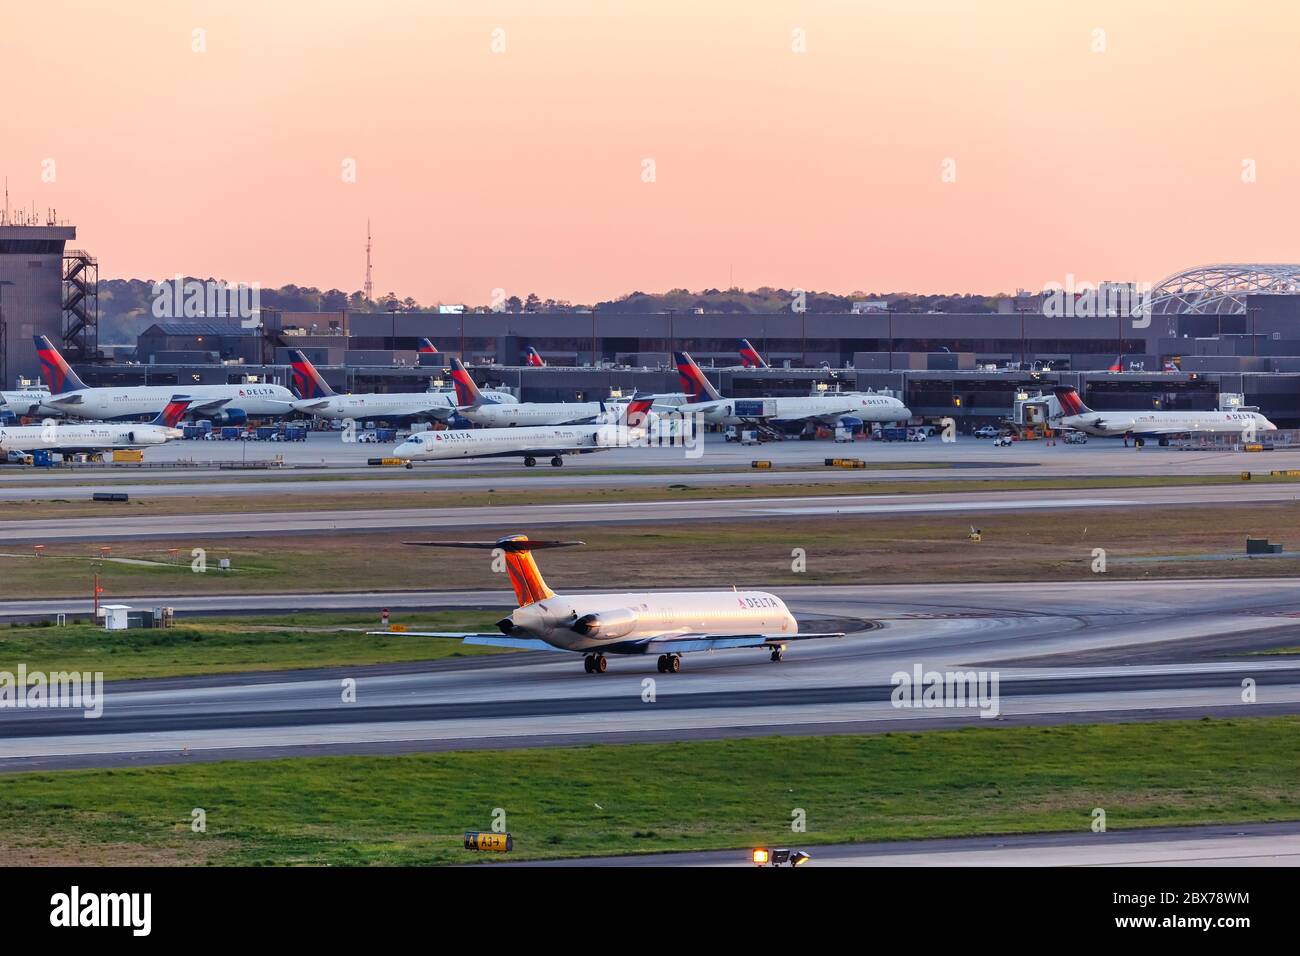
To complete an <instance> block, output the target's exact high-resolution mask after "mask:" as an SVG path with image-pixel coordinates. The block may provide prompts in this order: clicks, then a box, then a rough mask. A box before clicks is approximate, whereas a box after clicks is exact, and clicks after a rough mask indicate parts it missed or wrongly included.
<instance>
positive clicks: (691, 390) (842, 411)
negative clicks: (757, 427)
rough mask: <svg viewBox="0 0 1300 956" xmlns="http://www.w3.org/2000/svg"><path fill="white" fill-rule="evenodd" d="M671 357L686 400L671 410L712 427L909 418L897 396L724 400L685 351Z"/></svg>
mask: <svg viewBox="0 0 1300 956" xmlns="http://www.w3.org/2000/svg"><path fill="white" fill-rule="evenodd" d="M674 355H675V358H676V360H677V374H678V375H679V376H680V378H681V382H682V390H683V391H684V392H685V393H686V398H687V401H686V402H685V403H684V404H682V405H678V406H676V407H674V409H673V411H676V412H680V413H682V414H683V415H690V414H699V415H702V416H703V418H704V420H705V421H706V422H708V423H709V424H711V425H745V424H750V423H764V424H769V425H778V424H782V423H786V422H808V421H815V422H821V423H823V424H826V425H835V424H846V425H859V424H862V423H864V422H901V421H907V419H909V418H911V417H912V412H911V411H910V410H909V409H908V407H907V406H906V405H904V404H903V403H902V402H900V401H899V400H898V399H896V398H891V397H890V396H888V395H870V394H862V393H859V392H827V393H826V394H824V395H808V396H796V397H788V398H725V397H724V396H723V395H722V394H721V393H720V392H719V391H718V390H717V389H716V388H714V387H713V383H712V382H710V381H709V380H708V378H706V377H705V375H704V373H703V372H702V371H701V370H700V367H699V366H698V365H696V364H695V360H694V359H693V358H691V357H690V355H688V354H687V353H686V352H676V353H674Z"/></svg>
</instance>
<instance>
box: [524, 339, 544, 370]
mask: <svg viewBox="0 0 1300 956" xmlns="http://www.w3.org/2000/svg"><path fill="white" fill-rule="evenodd" d="M525 361H527V362H528V364H529V365H531V366H532V367H533V368H544V367H545V365H546V359H544V358H542V356H541V354H540V353H539V352H538V351H537V349H535V348H533V347H532V346H531V345H530V346H528V354H527V356H525Z"/></svg>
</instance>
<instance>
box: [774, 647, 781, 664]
mask: <svg viewBox="0 0 1300 956" xmlns="http://www.w3.org/2000/svg"><path fill="white" fill-rule="evenodd" d="M781 657H782V654H781V648H779V647H774V648H772V663H773V664H779V663H780V662H781Z"/></svg>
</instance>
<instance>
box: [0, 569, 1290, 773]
mask: <svg viewBox="0 0 1300 956" xmlns="http://www.w3.org/2000/svg"><path fill="white" fill-rule="evenodd" d="M777 593H778V594H780V595H781V596H782V597H783V598H784V599H785V600H786V601H787V602H788V603H789V605H790V607H791V609H792V610H793V611H794V612H795V613H796V615H798V616H799V618H800V621H801V626H802V627H803V628H804V629H809V628H810V627H816V626H817V622H818V621H819V620H825V619H827V618H833V619H835V620H837V621H843V620H852V619H857V620H860V621H864V622H865V621H869V622H874V623H878V624H879V625H881V626H880V627H879V628H877V629H873V630H865V631H858V632H856V633H852V634H850V635H849V636H848V637H846V638H843V639H837V640H826V641H810V642H807V643H797V644H794V645H792V646H791V648H790V650H789V652H788V655H787V659H786V660H785V661H784V662H783V663H781V664H772V663H770V662H768V661H767V655H766V653H765V652H761V651H746V650H740V651H729V652H719V653H714V654H694V655H687V656H686V658H685V659H684V667H683V671H682V673H681V674H676V675H657V674H656V672H655V667H654V661H653V660H652V659H650V658H643V657H636V658H611V660H610V668H609V673H607V674H605V675H599V676H597V675H587V674H584V673H583V672H582V667H581V659H580V658H579V657H578V656H577V655H568V654H563V653H551V652H541V651H539V652H528V653H520V654H508V655H499V656H492V657H483V658H470V659H463V660H451V661H443V662H438V663H431V664H423V665H421V664H403V665H369V666H365V667H354V668H334V669H331V670H328V671H301V672H292V671H290V672H284V671H282V672H279V673H275V674H245V675H223V676H212V677H198V678H171V679H164V680H156V681H154V680H151V681H133V682H122V683H119V684H116V685H110V686H109V687H108V688H107V689H106V697H105V703H104V715H103V717H102V718H101V719H98V720H94V719H85V718H83V717H82V716H80V714H78V713H75V712H74V713H69V712H67V711H60V710H17V709H9V710H3V711H0V769H3V770H24V769H26V770H30V769H55V768H61V767H79V766H131V765H139V764H149V763H171V762H185V761H193V760H211V759H256V758H263V757H270V756H284V755H316V754H332V753H400V752H408V751H418V750H437V749H468V748H494V749H499V748H509V747H529V746H555V745H560V744H578V743H596V742H626V741H632V740H681V739H701V738H711V737H729V736H753V735H756V734H768V733H780V734H812V733H818V734H820V733H846V732H863V731H874V730H885V729H902V728H907V729H932V728H938V727H952V726H971V725H983V726H998V725H1006V724H1026V723H1034V724H1041V723H1071V722H1096V721H1108V720H1121V719H1122V720H1133V719H1163V718H1170V717H1185V718H1195V717H1201V716H1206V715H1213V716H1221V717H1231V716H1254V715H1265V714H1277V713H1298V712H1300V659H1297V658H1296V657H1287V656H1280V657H1261V656H1258V655H1251V654H1248V653H1241V652H1234V653H1233V654H1230V655H1226V656H1217V655H1214V654H1209V655H1206V654H1205V653H1202V652H1200V651H1199V650H1198V652H1197V653H1196V654H1191V655H1181V656H1180V655H1179V654H1178V653H1177V648H1178V647H1179V646H1180V645H1181V644H1182V643H1183V642H1187V643H1188V644H1192V645H1196V646H1197V647H1200V644H1198V642H1203V641H1205V640H1207V639H1208V640H1211V641H1213V640H1214V639H1216V638H1218V637H1219V636H1222V635H1230V636H1232V637H1233V638H1234V639H1239V638H1241V637H1242V636H1243V635H1244V636H1251V635H1254V636H1255V638H1256V644H1257V646H1258V647H1261V648H1262V647H1270V646H1282V645H1287V646H1292V645H1295V644H1297V643H1300V640H1297V638H1296V636H1295V634H1296V628H1297V625H1296V620H1295V619H1296V616H1297V615H1300V596H1297V595H1295V594H1294V593H1293V589H1291V588H1290V587H1283V586H1281V585H1280V584H1279V582H1277V581H1267V580H1259V579H1250V580H1229V581H1222V582H1205V581H1190V582H1187V581H1184V582H1158V581H1147V582H1133V583H1125V582H1110V581H1087V582H1077V583H1052V584H1046V585H1037V584H1022V583H1018V584H1011V585H953V586H945V587H942V588H935V587H919V586H894V587H879V588H876V587H873V588H868V589H863V588H860V587H803V588H787V589H777ZM404 597H407V598H408V599H410V600H411V601H413V602H418V606H421V607H464V606H482V605H489V606H508V602H507V601H506V600H505V598H504V596H503V595H498V594H496V593H485V592H479V591H474V592H463V593H461V592H450V593H444V594H428V593H426V594H415V593H413V594H410V595H405V596H404ZM304 598H306V600H304ZM371 598H374V599H375V601H376V602H378V601H382V606H398V604H397V601H396V600H393V596H392V595H363V596H362V595H357V596H335V598H334V600H340V601H358V602H360V601H368V600H370V599H371ZM123 600H124V601H126V602H127V603H135V604H147V603H148V602H149V599H148V598H139V599H123ZM184 600H187V601H191V602H194V603H192V604H191V605H190V608H191V609H195V610H199V609H202V608H203V607H211V606H212V605H213V603H214V602H218V603H219V602H220V601H221V600H225V599H213V598H194V599H184ZM243 600H248V599H243ZM261 600H263V601H264V602H266V604H265V605H264V606H269V605H270V603H271V602H274V601H276V600H278V601H279V602H280V603H281V604H282V605H284V604H297V606H299V607H304V608H309V609H314V608H315V607H316V606H317V605H316V603H315V602H314V601H312V600H311V599H310V597H307V596H281V597H279V598H278V599H277V598H275V597H274V596H266V597H264V598H262V599H261ZM169 603H178V602H169ZM22 606H26V607H27V608H28V609H30V604H27V605H14V604H12V603H10V604H8V605H7V606H6V607H5V611H6V612H13V611H14V610H15V609H16V607H22ZM369 606H371V607H375V606H380V605H378V604H377V603H371V604H370V605H369ZM413 606H415V605H413ZM1147 648H1161V649H1171V648H1172V650H1171V651H1169V652H1168V654H1167V659H1165V660H1164V661H1163V662H1151V661H1147V662H1144V663H1141V664H1128V663H1126V660H1127V658H1128V656H1129V655H1131V654H1132V653H1133V652H1134V651H1135V650H1138V649H1147ZM1080 654H1091V655H1094V658H1093V659H1092V660H1090V661H1088V662H1083V663H1081V662H1079V661H1078V660H1076V659H1075V657H1076V656H1077V655H1080ZM1098 654H1100V655H1102V657H1101V658H1100V659H1098V658H1096V657H1095V655H1098ZM1107 654H1110V655H1111V657H1110V658H1109V659H1107V658H1106V656H1105V655H1107ZM916 666H920V667H922V668H923V669H924V670H939V671H945V670H948V669H954V668H960V669H963V670H970V669H978V670H982V671H986V672H989V673H996V674H997V675H998V689H997V692H996V706H995V707H987V706H983V707H981V706H978V705H976V704H974V703H972V704H970V705H968V706H964V707H953V708H934V709H931V708H925V707H922V706H916V707H899V706H895V701H894V700H892V699H891V693H890V692H891V690H892V686H893V685H892V681H891V678H892V675H893V674H894V673H896V672H898V671H906V672H910V671H912V670H913V669H914V668H915V667H916ZM345 677H352V678H354V679H355V680H356V682H357V684H356V687H357V699H356V702H355V703H344V702H343V701H342V700H341V695H340V686H341V685H340V681H341V680H342V679H343V678H345ZM647 679H649V680H650V681H652V685H651V686H653V688H654V693H653V694H652V695H651V699H649V700H647V699H646V696H645V692H646V687H647V685H646V683H645V681H646V680H647ZM1247 680H1249V681H1251V682H1253V686H1254V690H1255V697H1254V699H1253V701H1252V702H1247V701H1246V700H1245V698H1244V696H1243V681H1247Z"/></svg>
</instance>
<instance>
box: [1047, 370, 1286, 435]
mask: <svg viewBox="0 0 1300 956" xmlns="http://www.w3.org/2000/svg"><path fill="white" fill-rule="evenodd" d="M1052 394H1054V395H1055V396H1056V399H1057V401H1059V402H1060V403H1061V412H1062V416H1061V418H1060V420H1059V421H1060V425H1061V426H1062V427H1063V428H1072V429H1074V430H1075V431H1081V432H1086V433H1087V434H1089V435H1096V436H1098V437H1101V438H1119V437H1121V436H1123V437H1127V438H1132V439H1134V443H1135V444H1136V445H1137V446H1138V447H1139V448H1140V447H1141V446H1142V444H1143V440H1144V439H1147V438H1156V439H1159V440H1160V441H1161V442H1162V443H1167V442H1168V439H1169V436H1170V435H1193V434H1198V433H1208V434H1215V435H1240V436H1241V437H1242V440H1243V441H1255V439H1256V436H1257V435H1259V434H1260V433H1261V432H1273V431H1277V426H1276V425H1274V424H1273V423H1272V422H1270V421H1269V420H1268V419H1267V418H1265V417H1264V416H1263V415H1261V414H1260V413H1259V412H1254V411H1246V410H1238V411H1232V412H1219V411H1213V412H1111V411H1107V412H1094V411H1093V410H1092V409H1091V408H1089V407H1088V406H1087V405H1085V404H1083V399H1082V398H1080V397H1079V392H1078V391H1077V390H1076V389H1074V388H1073V387H1071V386H1068V385H1058V386H1056V388H1054V389H1052Z"/></svg>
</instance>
